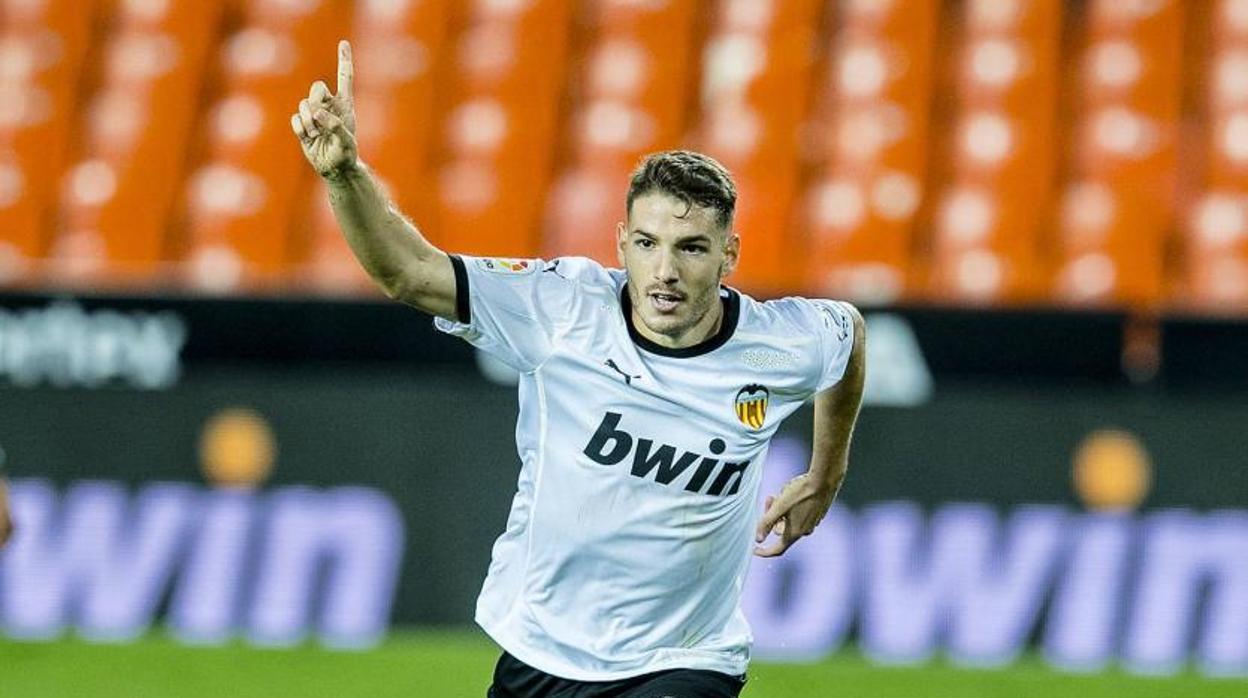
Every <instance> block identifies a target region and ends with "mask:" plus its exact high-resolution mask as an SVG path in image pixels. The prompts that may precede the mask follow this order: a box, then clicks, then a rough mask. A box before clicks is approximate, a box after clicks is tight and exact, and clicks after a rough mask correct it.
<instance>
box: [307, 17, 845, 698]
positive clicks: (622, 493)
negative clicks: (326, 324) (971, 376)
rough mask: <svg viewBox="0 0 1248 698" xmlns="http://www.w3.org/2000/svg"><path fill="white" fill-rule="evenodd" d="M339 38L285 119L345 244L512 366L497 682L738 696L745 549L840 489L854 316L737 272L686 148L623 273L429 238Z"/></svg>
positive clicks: (718, 203) (717, 188)
mask: <svg viewBox="0 0 1248 698" xmlns="http://www.w3.org/2000/svg"><path fill="white" fill-rule="evenodd" d="M338 50H339V62H338V89H337V94H331V93H330V91H329V89H328V87H326V85H325V84H324V83H323V82H320V81H317V82H315V83H314V84H313V85H312V89H311V91H310V93H309V95H308V98H307V99H305V100H303V101H301V102H300V104H299V110H298V113H296V114H294V115H293V116H292V117H291V127H292V128H293V130H294V132H295V134H296V135H297V136H298V138H299V142H300V144H301V145H302V147H303V153H304V155H305V156H306V157H307V160H308V162H309V163H310V164H311V165H312V167H313V168H314V169H315V170H316V172H317V173H318V174H319V175H320V176H321V177H323V178H324V180H325V181H326V183H327V185H328V188H329V196H330V200H331V203H332V205H333V209H334V213H335V215H336V216H337V219H338V222H339V225H340V227H341V228H342V232H343V234H344V235H345V236H346V239H347V241H348V242H349V244H350V246H351V248H352V250H353V251H354V253H355V255H356V257H357V258H358V259H359V262H360V263H361V264H362V265H363V266H364V268H365V269H366V270H367V271H368V273H369V274H370V275H372V277H373V278H374V279H375V280H376V281H377V283H378V284H380V286H381V287H382V288H383V289H384V290H385V292H386V294H387V295H389V296H390V297H391V298H394V299H396V300H399V301H402V302H404V303H407V304H409V305H412V306H414V307H416V308H418V309H420V310H422V311H424V312H426V313H429V314H431V315H434V316H436V318H435V320H434V323H435V325H436V326H437V328H438V329H440V330H441V331H443V332H447V333H449V334H452V335H455V336H458V337H461V338H463V339H465V340H466V341H468V342H470V343H472V344H473V345H475V346H477V347H479V348H481V349H483V350H485V351H488V352H491V353H493V354H494V355H496V356H498V357H499V358H501V359H502V360H503V361H505V362H507V363H508V364H510V365H511V366H513V367H515V368H516V369H517V370H518V371H519V373H520V385H519V394H520V395H519V396H520V414H519V420H518V425H517V429H516V446H517V449H518V451H519V456H520V461H521V468H520V475H519V482H518V488H517V492H516V495H515V498H514V499H513V502H512V507H511V515H510V517H509V519H508V521H507V526H506V530H505V531H504V532H503V534H502V535H501V536H500V537H499V539H498V541H497V542H496V543H495V545H494V551H493V559H492V562H491V564H490V569H489V573H488V575H487V577H486V580H485V584H484V588H483V589H482V591H481V595H480V598H479V599H478V603H477V611H476V619H477V622H478V623H479V624H480V625H481V626H482V627H483V628H484V629H485V630H486V632H487V633H489V635H490V636H491V637H492V638H494V640H495V641H496V642H497V643H498V644H499V645H500V646H501V647H502V648H503V650H504V652H503V655H502V657H501V658H500V659H499V661H498V664H497V666H496V668H495V672H494V682H493V685H492V686H491V687H490V689H489V694H488V695H489V696H493V697H495V698H515V697H526V698H527V697H529V696H629V697H633V698H650V697H653V698H661V697H664V696H666V697H668V698H702V697H705V698H711V697H720V696H737V695H739V694H740V692H741V690H742V686H743V684H744V682H745V672H746V666H747V662H748V659H749V649H750V632H749V628H748V626H747V624H746V621H745V619H744V618H743V616H742V614H741V610H740V607H739V597H740V592H741V586H742V583H743V582H744V579H745V573H746V568H747V566H748V563H749V558H750V552H751V549H752V550H753V552H754V554H756V555H759V556H762V557H771V556H776V555H780V554H782V553H784V552H785V551H786V550H787V549H788V548H789V546H791V545H793V544H794V542H796V541H797V540H798V539H800V538H802V537H803V536H806V535H808V534H810V533H811V531H812V530H814V528H815V526H816V525H817V524H818V523H819V521H820V520H821V519H822V518H823V516H824V514H825V513H826V512H827V510H828V507H829V506H830V505H831V503H832V500H833V499H834V498H835V497H836V493H837V490H838V489H839V488H840V485H841V481H842V479H843V477H844V475H845V470H846V462H847V455H848V450H849V440H850V434H851V432H852V430H853V426H854V422H855V420H856V418H857V414H858V408H859V405H860V403H861V396H862V388H863V377H864V366H863V356H864V349H863V347H864V344H863V342H864V333H863V322H862V318H861V317H860V316H859V314H858V312H857V311H856V310H855V309H854V308H853V307H851V306H850V305H848V304H846V303H840V302H835V301H827V300H808V299H804V298H785V299H782V300H774V301H768V302H759V301H756V300H754V299H753V298H750V297H749V296H746V295H745V294H742V293H740V292H738V291H736V290H734V289H732V288H730V287H728V286H725V285H724V283H723V280H724V279H725V277H727V276H728V275H729V274H730V273H731V272H732V270H733V267H734V266H735V265H736V264H737V259H738V257H739V254H740V241H739V239H738V237H737V235H736V234H735V233H734V232H733V229H732V217H733V211H734V207H735V203H736V191H735V188H734V185H733V183H732V179H731V178H730V176H729V174H728V172H727V171H725V170H724V168H723V167H722V166H720V165H719V164H718V163H716V162H715V161H714V160H712V159H711V158H709V157H706V156H704V155H700V154H697V153H691V152H684V151H675V152H665V153H657V154H654V155H651V156H649V157H648V158H646V159H645V160H644V161H643V162H642V164H641V165H640V166H639V167H638V168H637V170H636V171H635V172H634V174H633V176H632V181H631V184H630V186H629V189H628V193H627V197H626V202H625V203H626V206H625V216H624V221H623V222H622V223H620V224H619V225H618V227H617V228H618V229H617V231H616V237H617V243H618V250H619V259H620V262H621V264H622V265H623V267H624V269H622V270H621V269H606V268H603V267H602V266H600V265H599V264H597V263H595V262H593V261H591V260H589V259H584V258H559V259H552V260H548V261H546V260H540V259H500V258H490V257H467V256H460V255H453V254H447V253H445V252H443V251H442V250H439V249H437V248H436V247H434V246H433V245H432V244H430V243H429V242H428V241H427V240H425V238H423V237H422V236H421V234H420V232H419V230H417V229H416V228H415V226H413V225H412V224H411V223H410V222H409V221H408V220H406V219H405V218H404V217H403V216H402V215H401V214H400V213H399V212H398V211H397V210H396V209H395V207H394V206H393V205H392V204H391V203H390V202H389V201H388V200H387V198H386V196H385V194H384V193H383V192H382V189H381V188H380V187H379V186H378V183H377V181H376V180H375V179H374V178H373V176H372V175H371V174H370V173H369V171H368V168H367V167H366V166H365V165H364V164H363V163H361V162H360V160H359V157H358V155H357V150H356V141H355V114H354V109H353V105H352V89H351V85H352V75H353V67H352V61H351V47H350V45H349V44H347V42H345V41H344V42H342V43H340V44H339V49H338ZM811 397H813V398H814V403H815V409H814V414H815V417H814V419H815V425H814V429H815V443H814V453H813V457H812V461H811V464H810V468H809V470H808V472H806V473H805V474H803V475H801V476H799V477H797V478H795V479H793V480H792V481H790V482H789V483H788V484H787V485H786V486H785V487H784V488H783V489H782V490H781V491H780V492H779V494H777V495H776V496H774V497H769V498H768V499H767V502H766V503H765V504H764V505H763V507H761V509H762V510H761V511H760V507H759V505H758V504H757V502H758V490H759V488H760V470H761V468H762V465H763V462H764V460H765V458H766V455H767V448H768V443H769V441H770V439H771V437H772V436H773V435H774V434H775V433H776V429H777V427H778V425H779V423H780V422H781V420H783V419H784V418H785V417H787V416H788V415H790V414H792V413H793V412H794V411H795V410H797V409H798V408H799V407H801V406H802V404H803V403H804V402H805V401H806V400H807V399H808V398H811ZM772 534H775V536H776V539H775V540H774V541H773V542H771V543H768V542H767V538H768V537H769V536H770V535H772Z"/></svg>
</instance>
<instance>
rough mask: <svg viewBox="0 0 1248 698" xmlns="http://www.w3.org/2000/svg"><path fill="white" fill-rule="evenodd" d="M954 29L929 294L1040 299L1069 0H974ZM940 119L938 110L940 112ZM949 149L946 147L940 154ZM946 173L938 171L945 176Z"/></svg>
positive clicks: (936, 178) (950, 30)
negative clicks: (1064, 3)
mask: <svg viewBox="0 0 1248 698" xmlns="http://www.w3.org/2000/svg"><path fill="white" fill-rule="evenodd" d="M960 8H961V9H962V11H963V13H964V14H963V16H962V17H961V18H960V21H959V22H955V23H954V24H952V25H951V26H949V27H947V29H946V31H947V34H948V36H946V37H945V39H946V41H947V42H948V43H949V44H950V47H949V50H948V53H947V55H948V56H949V60H950V61H951V63H952V65H951V66H950V72H951V80H950V82H951V86H950V87H951V90H950V91H949V92H943V91H942V94H946V95H948V96H947V97H946V99H947V100H948V109H947V110H946V112H947V113H946V114H944V115H943V116H944V118H943V119H941V123H939V124H938V125H937V128H936V129H935V131H936V132H937V133H943V134H947V135H946V137H945V138H944V139H942V143H943V144H944V146H945V147H944V148H943V149H938V152H937V153H936V154H935V158H936V162H934V163H933V165H934V166H933V170H934V171H935V172H933V174H932V176H930V177H929V179H928V181H929V182H931V183H932V184H933V190H934V191H933V192H932V202H933V209H934V210H933V212H932V215H931V223H930V229H931V240H930V245H929V247H930V259H929V261H928V285H927V293H928V294H929V295H930V296H931V297H933V298H936V299H939V300H942V301H946V302H949V301H952V302H972V303H985V302H1002V301H1020V300H1033V299H1035V297H1036V296H1037V295H1038V294H1039V293H1040V292H1041V289H1040V288H1039V283H1040V281H1041V279H1040V277H1039V274H1038V273H1037V272H1038V269H1037V267H1038V263H1039V262H1038V259H1037V255H1038V249H1037V238H1038V232H1039V229H1040V226H1041V224H1042V223H1043V222H1044V221H1043V219H1042V216H1041V215H1038V213H1039V212H1042V211H1045V210H1047V209H1048V208H1049V206H1050V199H1051V196H1052V184H1053V173H1054V167H1055V157H1056V155H1057V151H1056V149H1055V148H1054V146H1053V142H1054V140H1055V128H1054V126H1055V118H1056V110H1057V89H1058V43H1059V40H1060V32H1061V10H1062V8H1061V3H1060V2H1059V1H1058V0H1045V1H1039V2H1030V3H1022V2H993V1H991V0H971V1H970V2H966V3H965V4H962V5H960ZM938 118H939V117H938ZM941 150H943V151H944V152H941ZM937 172H939V174H937Z"/></svg>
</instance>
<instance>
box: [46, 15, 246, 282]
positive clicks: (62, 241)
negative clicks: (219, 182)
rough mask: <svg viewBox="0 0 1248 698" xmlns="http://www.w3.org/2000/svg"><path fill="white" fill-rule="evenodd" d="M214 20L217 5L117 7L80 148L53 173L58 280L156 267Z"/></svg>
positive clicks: (104, 278) (140, 273)
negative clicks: (58, 181)
mask: <svg viewBox="0 0 1248 698" xmlns="http://www.w3.org/2000/svg"><path fill="white" fill-rule="evenodd" d="M162 8H163V9H164V11H163V12H160V13H158V12H157V10H161V9H162ZM220 18H221V6H220V5H218V4H216V3H190V4H182V5H178V6H177V8H176V9H171V6H169V5H161V4H160V3H141V2H134V1H131V2H123V3H120V4H119V5H118V6H117V15H116V17H114V18H112V19H113V20H114V22H113V26H115V27H116V28H117V30H116V31H115V32H114V33H112V34H111V35H110V36H108V37H107V39H106V40H105V43H104V46H103V51H102V54H103V58H104V60H103V66H102V70H101V81H100V83H101V86H100V89H99V91H98V92H97V93H96V94H95V95H93V96H92V97H91V98H90V99H89V102H88V104H87V108H86V110H85V118H84V121H83V124H82V128H81V131H82V134H83V135H82V138H81V148H80V150H81V152H79V153H78V154H77V160H76V162H75V163H74V164H73V165H71V166H70V167H69V168H68V169H67V170H66V172H65V175H64V178H63V181H62V186H61V208H60V211H59V215H58V217H57V226H56V231H55V239H54V240H53V243H52V245H51V249H50V250H49V257H50V265H49V273H51V274H53V275H54V277H55V278H56V279H57V280H58V281H64V282H72V283H84V282H91V283H102V282H109V283H117V282H124V281H129V280H139V279H143V278H149V277H152V276H154V275H156V274H158V273H159V272H162V271H164V268H163V266H162V262H166V261H167V257H168V253H169V249H168V239H167V230H168V226H169V222H170V215H171V210H172V206H173V201H174V197H175V195H176V185H177V182H178V181H179V180H180V177H181V175H182V174H183V172H182V168H183V162H184V159H185V156H186V151H187V148H186V146H187V141H188V136H189V132H190V128H191V125H192V122H193V120H194V117H195V106H196V103H197V100H198V97H199V89H200V87H201V79H200V78H201V76H202V74H203V72H204V68H205V63H206V54H207V51H208V48H209V45H210V43H211V41H212V40H213V39H214V38H215V33H216V28H217V27H218V22H219V20H220Z"/></svg>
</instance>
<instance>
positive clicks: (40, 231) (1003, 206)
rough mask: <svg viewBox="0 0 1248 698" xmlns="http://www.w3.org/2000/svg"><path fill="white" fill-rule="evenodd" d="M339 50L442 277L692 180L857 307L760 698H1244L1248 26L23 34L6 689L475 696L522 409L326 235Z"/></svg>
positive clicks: (749, 1) (1, 256)
mask: <svg viewBox="0 0 1248 698" xmlns="http://www.w3.org/2000/svg"><path fill="white" fill-rule="evenodd" d="M339 38H349V39H351V40H352V42H353V45H354V47H355V69H356V109H357V113H358V119H359V126H358V137H359V141H360V145H361V149H362V153H363V157H364V159H365V160H366V161H367V162H368V163H369V164H370V165H371V166H372V167H373V168H374V170H375V171H376V173H377V174H378V175H379V176H380V177H381V178H382V179H383V180H384V181H385V183H386V185H387V186H388V187H389V189H390V191H391V193H392V196H393V198H394V200H395V201H396V202H397V203H398V205H399V206H400V207H401V208H402V210H403V211H405V212H406V213H407V214H408V215H410V216H411V217H412V218H413V220H414V221H416V223H417V224H418V225H419V226H420V227H421V228H422V230H423V231H424V232H425V233H426V235H427V236H428V237H429V238H430V239H431V240H432V241H433V242H434V243H435V244H437V245H439V246H440V247H442V248H443V249H446V250H449V251H454V252H462V253H467V254H485V255H503V256H512V257H533V256H540V257H547V258H549V257H553V256H560V255H573V254H575V255H588V256H592V257H595V258H597V259H599V260H600V261H602V262H604V263H607V264H612V265H613V264H614V263H615V253H614V250H613V242H612V235H613V232H614V227H615V222H616V221H617V220H620V219H621V218H622V217H623V205H624V194H625V191H626V188H627V179H628V174H629V172H630V170H631V169H632V167H633V166H634V165H635V164H636V162H637V160H638V158H639V157H640V156H641V155H642V154H644V153H647V152H651V151H654V150H660V149H666V148H673V147H689V148H695V149H699V150H702V151H705V152H707V153H709V154H710V155H712V156H714V157H715V158H717V159H719V160H720V161H721V162H723V163H724V164H725V165H727V166H728V167H729V168H730V169H731V170H732V172H733V173H734V176H735V177H736V180H737V183H738V187H739V190H740V201H739V205H738V214H737V219H736V229H737V232H738V233H739V234H740V235H741V238H742V244H743V259H742V264H741V266H740V267H739V269H738V271H737V272H736V273H735V274H734V276H733V277H732V278H731V279H730V280H729V281H730V283H731V284H733V285H735V286H737V287H739V288H741V289H742V290H745V291H747V292H750V293H753V294H755V295H757V296H759V297H776V296H780V295H784V294H795V293H797V294H808V295H819V296H826V297H834V298H843V299H848V300H851V301H853V302H855V303H857V304H858V305H859V306H860V307H861V308H863V309H864V311H865V312H866V315H867V319H868V325H869V333H870V336H871V341H870V347H869V359H868V363H869V367H870V368H869V379H868V390H867V397H866V407H865V408H864V411H863V414H862V417H861V419H860V426H859V429H858V432H857V435H856V439H855V443H854V450H853V457H852V460H851V471H850V475H849V479H848V482H847V484H846V487H845V490H844V491H843V493H842V496H841V498H840V500H839V501H838V504H837V506H836V507H835V508H834V509H833V511H832V513H831V514H830V515H829V518H828V520H827V521H826V522H825V523H824V524H823V526H822V527H821V528H820V529H819V531H818V532H817V534H816V535H815V536H813V537H812V538H811V539H810V540H806V541H803V542H802V543H800V544H799V545H797V546H796V547H795V548H794V549H793V550H792V551H791V552H790V553H789V554H788V555H786V556H785V557H783V558H781V559H779V560H776V561H769V562H761V561H760V562H758V563H756V564H754V565H753V567H752V568H751V573H750V578H749V581H748V583H747V586H746V589H745V596H744V604H745V608H746V611H747V614H748V615H749V617H750V619H751V621H752V624H753V626H754V629H755V636H756V654H757V655H758V657H759V659H760V661H758V662H757V663H756V664H755V667H754V668H753V669H752V670H751V684H750V687H749V688H748V689H747V691H746V693H745V695H746V696H755V697H756V698H764V697H766V696H796V697H801V696H824V695H833V694H835V695H845V696H856V695H872V696H887V695H898V696H902V695H904V696H914V695H941V696H943V695H967V694H973V695H1009V696H1017V695H1037V696H1039V695H1051V694H1054V693H1057V694H1061V695H1066V694H1074V695H1122V694H1124V693H1127V692H1128V691H1129V692H1131V693H1132V694H1133V695H1145V696H1147V695H1158V696H1162V695H1165V696H1173V695H1189V694H1190V695H1202V696H1207V695H1227V696H1231V695H1236V696H1239V695H1244V693H1245V690H1246V684H1245V682H1244V677H1245V676H1248V401H1246V400H1245V395H1248V392H1246V391H1248V360H1246V357H1248V0H1191V1H1190V2H1179V1H1177V0H1088V1H1068V2H1059V1H1058V0H945V1H941V2H937V1H935V0H906V1H904V2H903V1H902V0H839V1H836V0H833V1H826V2H825V1H817V0H462V1H452V0H371V1H360V2H348V1H345V0H217V1H209V0H0V459H3V461H4V463H5V466H6V468H7V470H8V471H9V473H10V477H11V483H10V485H11V498H12V503H13V506H14V509H15V518H16V519H17V529H18V530H17V534H16V537H15V539H14V540H13V542H12V543H11V545H10V546H8V547H7V548H6V549H4V550H3V551H0V696H3V697H4V698H10V697H11V696H40V697H43V696H62V695H64V696H77V695H91V696H112V695H117V696H123V695H124V696H135V695H161V696H184V695H185V696H210V695H231V696H251V695H255V696H261V695H263V696H273V695H277V696H284V695H292V696H294V695H299V696H322V695H324V696H354V695H359V696H363V695H368V696H387V695H395V696H398V695H406V696H411V695H416V696H426V695H427V696H460V695H465V696H466V695H482V694H483V693H484V688H485V686H486V684H487V683H488V678H489V672H490V668H491V666H492V662H493V659H494V658H495V656H496V654H495V652H496V650H495V649H494V648H493V647H492V645H491V644H490V643H489V641H488V640H487V639H485V638H484V636H483V635H482V634H480V632H479V631H475V630H473V629H472V627H471V615H472V608H473V602H474V600H475V596H476V593H477V591H478V589H479V587H480V583H481V580H482V579H483V577H484V574H485V570H486V568H487V564H488V560H489V550H490V545H491V543H492V540H493V538H494V537H495V536H496V535H497V534H498V533H499V532H501V531H502V528H503V524H504V522H505V518H506V512H507V508H508V504H509V502H510V499H511V495H512V493H513V492H514V483H515V477H516V473H517V465H518V463H517V459H516V456H515V454H514V442H513V440H512V438H513V432H514V419H515V414H516V405H515V395H514V387H513V385H514V381H515V376H514V375H513V374H509V373H508V370H507V369H506V368H505V367H501V366H500V365H498V364H497V363H496V362H493V361H491V360H490V359H489V358H488V357H485V356H479V355H477V354H476V353H475V352H474V351H473V350H472V349H471V347H469V346H467V345H466V344H462V343H459V342H458V341H456V340H453V339H451V338H449V337H445V336H442V335H439V334H438V333H436V332H434V330H433V328H432V326H431V322H430V321H429V319H428V318H426V317H424V316H421V315H419V314H418V313H415V312H412V311H411V310H409V309H406V308H403V307H400V306H398V305H396V304H393V303H390V302H387V301H385V300H384V299H382V298H381V297H380V295H379V294H378V292H377V291H376V289H375V288H374V287H373V286H372V285H371V283H370V282H369V281H368V279H367V278H366V277H365V276H364V274H363V272H362V271H361V270H360V269H359V268H358V266H357V265H356V263H355V261H354V259H353V257H352V256H351V254H350V252H349V250H348V249H347V247H346V245H345V243H344V242H343V241H342V239H341V236H340V234H339V233H338V231H337V228H336V225H335V223H334V221H333V216H332V212H331V211H330V210H329V207H328V202H327V197H326V194H325V191H324V189H323V187H322V186H321V185H320V184H319V183H318V181H317V180H316V177H315V175H314V174H313V173H312V172H311V170H310V168H308V167H307V165H306V163H305V162H304V160H303V158H302V155H301V153H300V152H299V148H298V144H297V142H296V140H295V138H294V136H293V135H292V134H291V132H290V126H289V116H290V114H291V113H293V112H294V111H295V108H296V106H297V103H298V101H299V100H300V99H301V98H302V97H303V96H305V95H306V93H307V90H308V87H309V86H310V84H311V82H312V81H313V80H316V79H324V80H325V81H326V82H327V83H328V84H330V86H331V89H332V88H333V83H334V73H335V61H336V52H335V44H336V41H337V40H338V39H339ZM810 431H811V430H810V413H809V411H808V410H806V411H802V412H799V413H798V414H797V415H796V416H795V417H794V418H793V419H791V420H790V421H789V423H787V424H786V425H785V427H784V428H783V429H782V431H781V434H780V435H779V436H778V437H777V440H776V442H775V446H774V448H773V452H772V455H771V457H770V460H769V462H768V464H767V470H766V471H765V472H766V484H765V490H766V492H771V491H775V490H776V489H778V488H779V486H780V485H781V484H782V483H783V482H784V481H785V480H786V479H787V478H788V477H791V476H792V475H793V474H795V473H797V472H800V471H801V470H803V469H804V468H805V466H806V462H807V461H806V459H807V458H808V454H809V444H810ZM766 492H764V494H765V493H766ZM71 667H72V668H71Z"/></svg>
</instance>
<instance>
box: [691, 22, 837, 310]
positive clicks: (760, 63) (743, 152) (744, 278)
mask: <svg viewBox="0 0 1248 698" xmlns="http://www.w3.org/2000/svg"><path fill="white" fill-rule="evenodd" d="M821 7H822V5H821V3H818V2H811V1H802V2H790V3H776V4H768V3H752V2H748V1H746V0H729V1H727V2H723V3H720V4H719V5H717V8H716V10H717V11H716V12H715V14H714V21H713V24H712V27H711V31H710V34H709V36H708V37H707V44H706V50H705V57H704V59H703V60H704V63H703V67H702V85H701V90H700V92H701V103H700V110H699V115H698V116H697V119H696V123H695V125H694V129H693V130H694V136H693V139H694V146H695V147H697V148H699V149H702V150H705V151H706V152H708V153H710V154H711V155H712V156H714V157H716V158H718V159H719V160H721V161H722V162H723V163H724V165H726V166H727V167H728V168H729V169H730V170H732V171H733V172H734V174H736V179H737V186H738V196H739V199H740V206H739V210H738V212H737V218H736V226H735V228H736V230H737V232H738V234H739V235H740V236H741V240H742V247H743V250H744V251H743V254H742V258H741V264H740V266H739V267H738V268H737V271H736V274H735V275H734V277H733V281H734V282H735V283H737V284H739V285H741V286H742V287H744V288H746V289H748V290H750V291H753V292H756V293H763V294H774V293H779V292H782V291H783V290H784V289H785V288H786V287H789V286H791V284H792V282H791V278H792V275H793V273H794V265H793V260H795V259H800V255H795V254H794V252H795V250H796V249H798V238H797V235H796V234H795V233H794V231H793V230H792V229H791V227H790V226H789V219H790V215H789V214H790V207H791V206H792V204H793V200H794V197H795V194H796V191H797V183H798V175H799V170H800V161H799V157H798V152H799V149H800V146H801V143H800V142H799V130H800V127H801V125H802V122H803V120H804V119H805V117H806V109H807V106H808V102H809V92H808V88H809V85H810V82H811V76H812V75H813V73H814V56H815V42H816V40H817V39H818V36H819V27H820V22H821V20H822V14H821V11H820V10H821Z"/></svg>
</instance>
